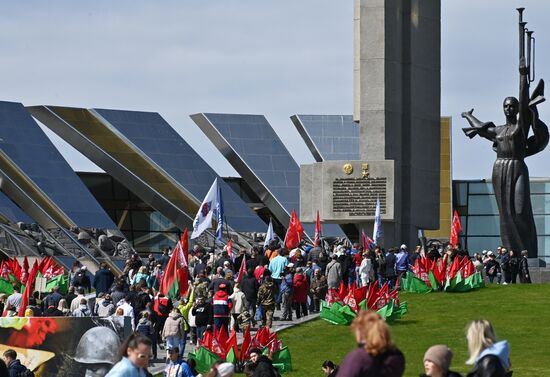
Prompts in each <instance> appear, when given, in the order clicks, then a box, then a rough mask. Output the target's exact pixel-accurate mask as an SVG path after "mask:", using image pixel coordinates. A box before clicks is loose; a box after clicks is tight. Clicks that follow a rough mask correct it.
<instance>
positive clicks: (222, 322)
mask: <svg viewBox="0 0 550 377" xmlns="http://www.w3.org/2000/svg"><path fill="white" fill-rule="evenodd" d="M214 326H215V327H216V330H217V331H220V330H221V328H222V326H223V327H225V332H226V333H227V334H229V332H228V327H229V317H215V318H214Z"/></svg>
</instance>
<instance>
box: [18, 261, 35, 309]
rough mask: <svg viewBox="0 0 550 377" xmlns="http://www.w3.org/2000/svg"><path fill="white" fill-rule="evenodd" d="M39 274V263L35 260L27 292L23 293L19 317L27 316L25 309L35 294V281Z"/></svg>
mask: <svg viewBox="0 0 550 377" xmlns="http://www.w3.org/2000/svg"><path fill="white" fill-rule="evenodd" d="M37 273H38V263H37V262H36V260H35V261H34V264H33V265H32V269H31V272H30V273H29V278H28V279H27V284H26V286H25V291H24V292H23V300H22V301H21V307H20V308H19V312H18V313H17V315H18V316H19V317H24V316H25V309H27V305H29V299H30V298H31V296H32V294H33V292H34V280H35V278H36V274H37Z"/></svg>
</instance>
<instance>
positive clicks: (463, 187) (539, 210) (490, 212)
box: [453, 178, 550, 262]
mask: <svg viewBox="0 0 550 377" xmlns="http://www.w3.org/2000/svg"><path fill="white" fill-rule="evenodd" d="M531 204H532V206H533V215H534V217H535V225H536V227H537V237H538V247H539V258H542V259H545V260H546V261H547V262H550V179H547V178H545V179H537V178H535V179H531ZM453 207H454V208H455V209H456V210H457V211H458V214H459V216H460V222H461V224H462V234H461V235H460V242H461V244H462V245H464V247H466V248H467V249H468V250H469V251H470V253H474V252H479V251H482V250H495V249H496V248H497V246H499V245H500V229H499V214H498V207H497V202H496V200H495V194H494V191H493V185H492V183H491V182H490V181H485V180H480V181H459V180H456V181H453Z"/></svg>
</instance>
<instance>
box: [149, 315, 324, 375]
mask: <svg viewBox="0 0 550 377" xmlns="http://www.w3.org/2000/svg"><path fill="white" fill-rule="evenodd" d="M281 314H282V311H281V310H275V315H274V317H273V326H272V327H271V331H272V332H278V331H281V330H284V329H287V328H290V327H293V326H296V325H299V324H300V323H304V322H307V321H311V320H312V319H316V318H319V313H314V314H310V315H308V316H306V317H302V318H300V319H296V317H294V319H293V320H292V321H281V320H280V318H281ZM256 330H257V329H256V328H251V331H252V334H254V333H255V332H256ZM242 337H243V333H242V332H239V333H238V334H237V342H238V343H239V344H241V342H242ZM283 343H284V342H283ZM194 350H195V345H193V344H191V343H190V342H189V339H188V341H187V344H186V346H185V354H186V355H187V354H188V353H189V352H192V351H194ZM164 355H166V351H165V350H163V349H160V348H159V349H158V357H159V358H162V356H164ZM164 367H165V361H164V360H163V359H160V360H156V362H154V363H151V366H150V367H149V372H151V373H152V374H153V375H156V374H158V373H161V372H162V371H163V370H164Z"/></svg>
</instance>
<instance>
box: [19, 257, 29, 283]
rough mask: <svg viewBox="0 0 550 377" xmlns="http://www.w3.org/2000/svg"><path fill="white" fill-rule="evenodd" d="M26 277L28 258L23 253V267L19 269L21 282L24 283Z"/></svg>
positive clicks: (27, 274)
mask: <svg viewBox="0 0 550 377" xmlns="http://www.w3.org/2000/svg"><path fill="white" fill-rule="evenodd" d="M28 277H29V260H28V259H27V256H26V255H25V258H23V269H22V270H21V283H23V284H26V283H27V278H28Z"/></svg>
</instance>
